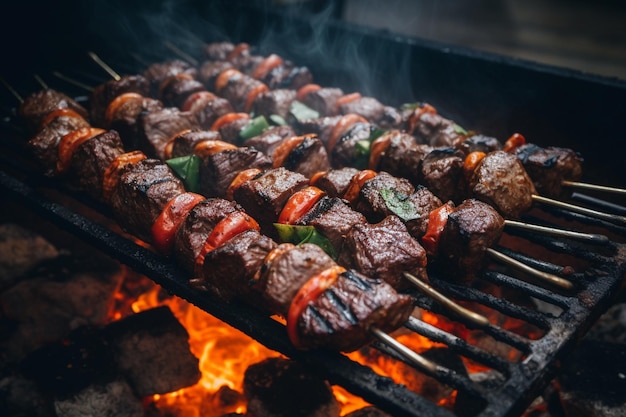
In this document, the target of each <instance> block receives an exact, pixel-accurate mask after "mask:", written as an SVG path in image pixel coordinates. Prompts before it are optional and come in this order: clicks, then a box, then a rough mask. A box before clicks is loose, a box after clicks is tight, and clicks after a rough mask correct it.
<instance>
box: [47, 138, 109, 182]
mask: <svg viewBox="0 0 626 417" xmlns="http://www.w3.org/2000/svg"><path fill="white" fill-rule="evenodd" d="M104 132H106V130H104V129H98V128H95V127H83V128H80V129H76V130H73V131H71V132H69V133H68V134H66V135H64V136H63V137H62V138H61V141H60V142H59V145H58V149H57V150H58V152H59V160H58V161H57V171H59V172H61V173H63V172H65V171H67V169H68V168H69V167H70V162H71V160H72V154H73V153H74V150H76V148H78V147H79V146H80V145H81V144H82V143H84V142H86V141H87V140H89V139H91V138H93V137H94V136H98V135H100V134H102V133H104Z"/></svg>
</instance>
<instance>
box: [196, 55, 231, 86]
mask: <svg viewBox="0 0 626 417" xmlns="http://www.w3.org/2000/svg"><path fill="white" fill-rule="evenodd" d="M234 67H235V66H234V65H233V64H232V63H230V62H228V61H205V62H203V63H202V65H201V66H200V68H199V69H198V80H200V82H202V84H204V86H205V87H206V89H207V90H209V91H215V80H216V79H217V77H218V76H219V75H220V74H221V73H222V72H224V71H226V70H227V69H230V68H234Z"/></svg>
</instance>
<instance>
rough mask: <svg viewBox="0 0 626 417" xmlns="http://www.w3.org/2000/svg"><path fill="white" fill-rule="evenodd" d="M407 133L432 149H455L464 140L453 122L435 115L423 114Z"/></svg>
mask: <svg viewBox="0 0 626 417" xmlns="http://www.w3.org/2000/svg"><path fill="white" fill-rule="evenodd" d="M408 133H410V134H412V135H413V136H415V138H416V139H417V141H418V142H419V143H425V144H428V145H430V146H433V147H450V148H455V147H457V146H458V145H459V143H461V142H462V141H463V140H465V136H464V135H463V134H462V133H460V129H459V127H458V126H457V124H456V123H454V121H452V120H449V119H446V118H444V117H442V116H441V115H439V114H437V113H431V112H423V113H422V114H421V115H420V116H419V117H418V118H416V122H415V124H414V126H413V129H412V130H410V131H409V132H408Z"/></svg>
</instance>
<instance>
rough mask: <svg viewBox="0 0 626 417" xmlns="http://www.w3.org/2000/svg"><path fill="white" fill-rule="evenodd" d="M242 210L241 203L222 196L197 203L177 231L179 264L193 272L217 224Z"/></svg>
mask: <svg viewBox="0 0 626 417" xmlns="http://www.w3.org/2000/svg"><path fill="white" fill-rule="evenodd" d="M241 210H243V209H242V208H241V206H239V204H237V203H235V202H234V201H228V200H224V199H222V198H207V199H206V200H203V201H201V202H199V203H198V204H196V205H195V206H194V208H192V209H191V211H189V213H188V214H187V217H186V218H185V220H184V221H183V223H182V224H181V225H180V227H179V228H178V230H177V231H176V237H175V240H174V254H175V256H176V260H177V261H178V262H179V264H180V265H181V266H182V267H183V268H184V269H185V270H186V271H188V272H190V273H191V272H193V270H194V263H195V261H196V258H197V257H198V254H200V250H201V249H202V247H203V246H204V242H205V241H206V239H207V237H209V234H210V233H211V231H212V230H213V228H214V227H215V225H217V223H218V222H219V221H220V220H222V219H223V218H224V217H226V216H228V215H229V214H230V213H234V212H235V211H241ZM234 271H235V270H233V271H231V273H234Z"/></svg>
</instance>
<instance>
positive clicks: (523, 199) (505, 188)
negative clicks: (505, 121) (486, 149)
mask: <svg viewBox="0 0 626 417" xmlns="http://www.w3.org/2000/svg"><path fill="white" fill-rule="evenodd" d="M468 192H469V195H470V196H471V197H473V198H477V199H479V200H482V201H484V202H486V203H488V204H490V205H492V206H494V207H495V208H496V209H497V210H498V211H499V212H500V214H501V215H502V216H504V217H506V218H507V219H517V218H519V217H520V216H521V215H522V213H524V212H526V211H528V210H530V208H531V206H532V204H533V198H532V196H533V195H535V194H537V191H536V189H535V186H534V185H533V182H532V180H531V179H530V177H529V176H528V174H527V173H526V170H525V169H524V166H523V165H522V163H521V162H520V161H519V159H517V157H516V156H515V155H512V154H509V153H507V152H504V151H495V152H491V153H489V154H487V155H486V156H485V157H484V158H483V159H482V160H481V161H480V162H479V163H478V166H477V167H476V168H475V169H474V172H473V173H472V175H471V176H470V179H469V180H468Z"/></svg>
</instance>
